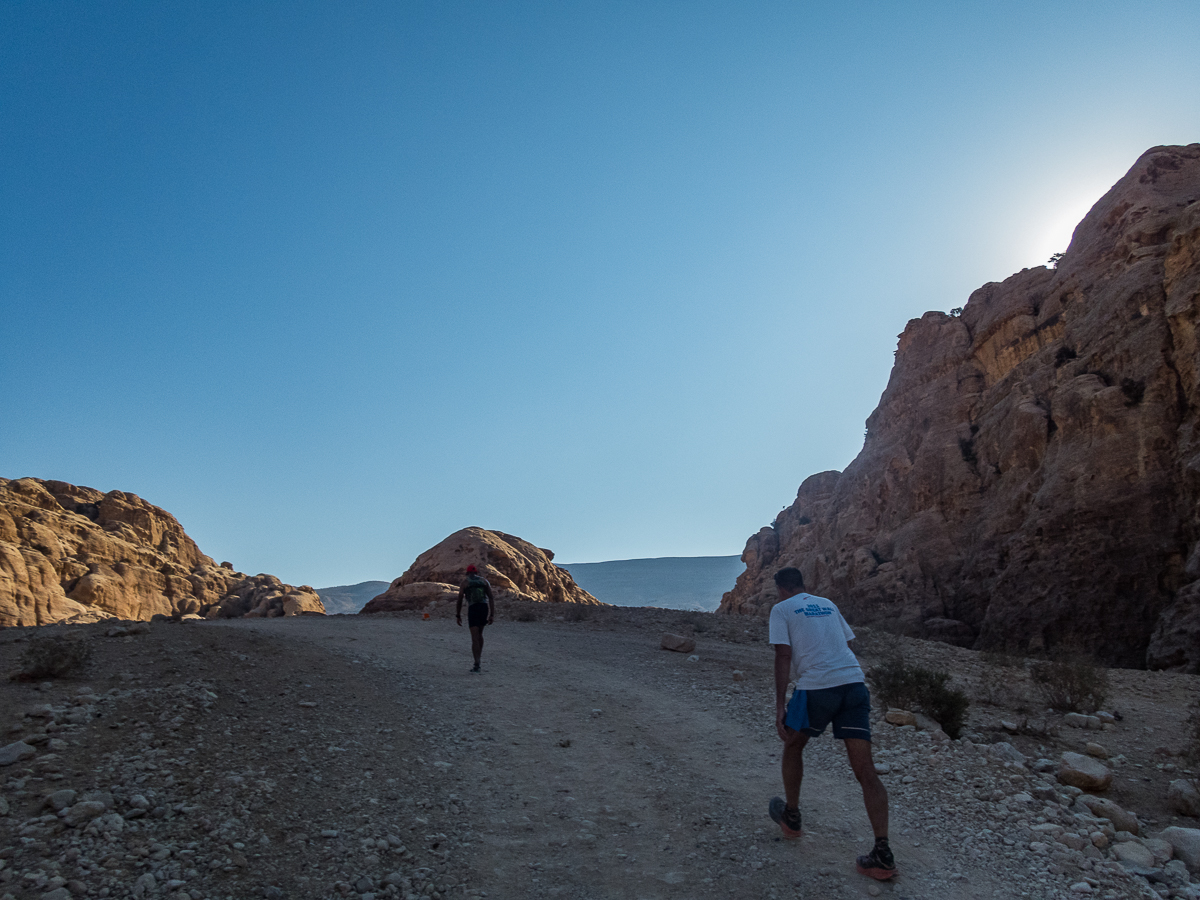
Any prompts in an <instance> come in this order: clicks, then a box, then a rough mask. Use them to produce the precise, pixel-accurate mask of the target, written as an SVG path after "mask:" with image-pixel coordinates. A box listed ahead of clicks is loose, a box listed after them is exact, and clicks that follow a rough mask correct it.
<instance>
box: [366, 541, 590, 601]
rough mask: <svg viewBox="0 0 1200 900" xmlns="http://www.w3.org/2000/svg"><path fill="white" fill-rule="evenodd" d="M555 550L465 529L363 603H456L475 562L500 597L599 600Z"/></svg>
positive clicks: (423, 555) (419, 557)
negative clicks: (557, 558)
mask: <svg viewBox="0 0 1200 900" xmlns="http://www.w3.org/2000/svg"><path fill="white" fill-rule="evenodd" d="M553 560H554V554H553V553H552V552H551V551H549V550H543V549H542V548H540V547H535V546H534V545H533V544H531V543H529V542H528V541H524V540H522V539H521V538H519V537H514V536H513V535H511V534H505V533H504V532H502V531H488V530H487V529H485V528H476V527H471V528H464V529H462V530H461V531H456V532H454V534H452V535H450V536H449V537H448V538H446V539H445V540H443V541H441V542H440V543H438V544H436V545H435V546H433V547H430V548H429V549H428V550H426V551H425V552H424V553H422V554H421V555H420V556H418V557H417V558H416V560H415V561H414V562H413V564H412V565H411V566H409V567H408V569H407V570H406V571H405V572H404V574H403V575H401V576H400V577H399V578H397V579H396V580H395V581H393V582H392V583H391V585H390V586H389V587H388V589H387V590H386V591H384V592H383V593H382V594H380V595H379V596H378V597H376V598H375V599H373V600H371V601H370V602H369V603H368V604H367V605H366V606H364V607H363V609H362V612H361V613H360V615H362V614H366V615H370V614H371V613H377V612H394V611H398V610H405V609H420V608H422V607H424V606H427V605H428V604H429V603H431V602H434V601H439V602H440V601H454V600H456V598H457V597H458V586H459V585H460V584H461V583H462V580H463V578H464V577H465V573H466V570H467V566H469V565H474V566H476V567H477V568H478V569H479V574H480V575H482V576H483V577H484V578H486V579H487V580H488V581H489V582H490V583H491V585H492V593H493V594H494V595H495V598H496V599H497V600H500V599H509V600H534V601H538V602H543V603H583V604H598V603H599V602H600V601H599V600H597V599H596V598H595V597H593V596H592V595H591V594H589V593H588V592H587V591H585V590H584V589H583V588H581V587H580V586H579V585H578V584H576V583H575V579H574V578H572V577H571V573H570V572H568V571H567V570H566V569H563V568H560V567H559V566H556V565H554V562H553Z"/></svg>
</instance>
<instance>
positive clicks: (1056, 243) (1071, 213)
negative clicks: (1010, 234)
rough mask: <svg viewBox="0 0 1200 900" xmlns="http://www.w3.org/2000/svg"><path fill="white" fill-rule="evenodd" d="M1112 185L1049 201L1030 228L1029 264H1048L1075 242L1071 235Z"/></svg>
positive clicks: (1092, 188) (1090, 187) (1091, 187)
mask: <svg viewBox="0 0 1200 900" xmlns="http://www.w3.org/2000/svg"><path fill="white" fill-rule="evenodd" d="M1108 187H1109V185H1107V184H1105V185H1096V186H1089V187H1088V188H1086V189H1081V190H1078V191H1075V192H1073V193H1072V194H1071V195H1070V196H1065V197H1062V198H1060V199H1059V200H1058V202H1054V203H1052V204H1048V205H1047V206H1046V207H1045V212H1044V215H1043V217H1042V218H1041V220H1040V221H1038V220H1036V219H1035V220H1034V227H1032V228H1031V229H1030V233H1029V237H1030V247H1029V255H1030V262H1029V265H1031V266H1035V265H1045V264H1046V261H1047V260H1048V259H1050V256H1051V255H1052V254H1054V253H1062V252H1064V251H1065V250H1066V249H1067V246H1068V245H1069V244H1070V243H1071V235H1072V234H1074V232H1075V226H1077V225H1078V224H1079V223H1080V221H1081V220H1082V219H1083V217H1084V216H1086V215H1087V214H1088V211H1089V210H1090V209H1091V208H1092V207H1093V206H1094V205H1095V204H1096V201H1097V200H1099V199H1100V198H1101V197H1102V196H1104V193H1105V191H1107V190H1108Z"/></svg>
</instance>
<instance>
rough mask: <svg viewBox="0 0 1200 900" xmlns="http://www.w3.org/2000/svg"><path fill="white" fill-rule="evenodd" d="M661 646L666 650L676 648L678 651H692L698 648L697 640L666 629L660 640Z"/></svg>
mask: <svg viewBox="0 0 1200 900" xmlns="http://www.w3.org/2000/svg"><path fill="white" fill-rule="evenodd" d="M659 646H660V647H662V648H663V649H664V650H674V651H675V652H676V653H691V652H692V651H693V650H695V649H696V642H695V641H693V640H692V639H691V638H689V637H684V636H683V635H681V634H672V633H671V632H669V631H664V632H663V634H662V638H661V639H660V640H659Z"/></svg>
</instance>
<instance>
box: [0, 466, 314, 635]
mask: <svg viewBox="0 0 1200 900" xmlns="http://www.w3.org/2000/svg"><path fill="white" fill-rule="evenodd" d="M262 579H272V576H267V575H260V576H257V578H256V579H250V578H247V576H246V575H243V574H242V573H240V572H234V571H233V570H232V568H231V567H226V566H218V565H217V564H216V563H214V562H213V560H212V559H211V558H210V557H208V556H205V555H204V554H203V553H201V552H200V549H199V548H198V547H197V546H196V544H195V542H194V541H193V540H192V539H191V538H190V537H188V535H187V534H186V533H185V532H184V530H183V527H182V526H181V525H180V524H179V522H178V521H177V520H176V519H175V517H174V516H172V515H171V514H170V513H168V512H166V511H165V510H163V509H160V508H159V507H157V506H154V505H152V504H150V503H147V502H146V501H145V500H143V499H142V498H140V497H138V496H137V495H136V494H130V493H126V492H124V491H109V492H108V493H101V492H100V491H97V490H94V489H93V488H89V487H79V486H76V485H73V484H68V483H67V482H65V481H43V480H42V479H39V478H18V479H15V480H10V479H7V478H0V626H9V625H47V624H51V623H55V622H66V623H70V624H82V623H89V622H97V621H101V620H104V619H113V618H115V619H121V620H131V619H138V620H149V619H152V618H153V617H154V616H165V617H168V618H171V619H176V620H178V619H179V618H180V617H181V616H199V615H201V614H202V613H205V612H210V613H211V615H212V616H213V617H215V616H218V615H233V614H236V615H242V614H243V613H244V612H248V611H249V610H248V609H244V610H243V609H241V606H240V604H241V598H242V597H243V596H244V595H245V594H246V593H247V592H250V591H252V590H254V589H255V588H256V587H259V586H260V584H259V582H260V581H261V580H262ZM272 580H273V582H274V584H275V585H276V586H278V588H279V591H278V593H279V594H280V595H281V597H286V596H287V595H289V594H290V595H291V596H292V598H293V599H294V601H295V602H294V604H293V606H294V608H295V609H296V611H297V612H298V613H303V612H323V611H324V608H323V607H321V605H320V599H319V598H317V596H316V594H315V593H313V592H312V589H311V588H308V587H302V588H292V587H291V586H289V585H283V584H282V583H280V582H279V579H277V578H275V579H272ZM231 598H236V599H231ZM282 605H283V600H281V601H280V604H279V608H280V609H282ZM235 608H237V609H238V611H237V612H236V613H235V612H233V610H234V609H235ZM279 614H280V615H283V614H284V613H283V612H282V611H281V612H280V613H279Z"/></svg>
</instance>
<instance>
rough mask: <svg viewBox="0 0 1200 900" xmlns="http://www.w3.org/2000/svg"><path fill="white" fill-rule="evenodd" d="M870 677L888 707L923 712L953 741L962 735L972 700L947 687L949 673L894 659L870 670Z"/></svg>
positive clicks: (880, 697) (868, 673) (881, 699)
mask: <svg viewBox="0 0 1200 900" xmlns="http://www.w3.org/2000/svg"><path fill="white" fill-rule="evenodd" d="M867 678H868V679H869V680H870V682H871V686H872V687H873V688H874V690H875V693H876V695H877V696H878V697H879V699H880V701H881V702H882V703H883V704H884V705H885V706H889V707H896V708H898V709H907V710H913V711H916V712H922V713H924V714H925V715H927V716H929V718H931V719H933V720H934V721H935V722H937V723H938V724H939V725H941V726H942V730H943V731H945V732H946V734H948V735H949V736H950V737H952V738H955V739H957V738H958V736H959V735H960V734H961V733H962V728H963V725H964V724H965V722H966V719H967V709H968V708H969V707H970V705H971V700H970V698H968V697H967V695H966V694H964V693H963V692H962V691H959V690H955V689H954V688H952V687H949V686H948V685H947V684H946V682H948V681H949V680H950V675H949V674H948V673H946V672H936V671H934V670H932V669H926V668H922V667H921V666H910V665H907V664H906V663H905V662H904V660H902V659H900V658H899V657H893V658H891V659H889V660H886V661H884V662H883V663H880V664H879V665H878V666H873V667H872V668H871V669H869V670H868V671H867Z"/></svg>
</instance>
